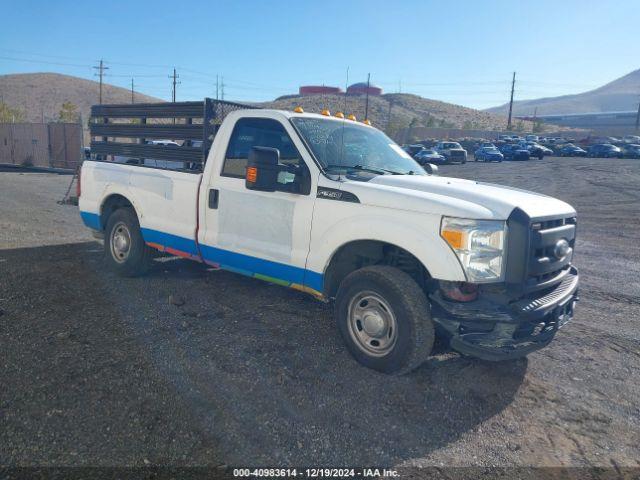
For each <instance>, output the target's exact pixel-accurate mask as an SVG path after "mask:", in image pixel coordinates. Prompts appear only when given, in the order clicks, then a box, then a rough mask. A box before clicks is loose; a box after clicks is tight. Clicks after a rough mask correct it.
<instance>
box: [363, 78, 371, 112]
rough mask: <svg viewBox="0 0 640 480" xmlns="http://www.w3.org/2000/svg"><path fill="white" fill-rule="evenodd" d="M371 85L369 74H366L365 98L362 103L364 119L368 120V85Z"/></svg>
mask: <svg viewBox="0 0 640 480" xmlns="http://www.w3.org/2000/svg"><path fill="white" fill-rule="evenodd" d="M370 84H371V74H370V73H367V96H366V100H365V103H364V119H365V120H366V119H367V118H369V85H370Z"/></svg>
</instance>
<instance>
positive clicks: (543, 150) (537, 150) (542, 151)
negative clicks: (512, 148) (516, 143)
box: [520, 142, 553, 160]
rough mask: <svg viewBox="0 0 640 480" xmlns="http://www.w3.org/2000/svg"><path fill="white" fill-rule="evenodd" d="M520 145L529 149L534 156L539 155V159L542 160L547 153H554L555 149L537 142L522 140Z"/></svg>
mask: <svg viewBox="0 0 640 480" xmlns="http://www.w3.org/2000/svg"><path fill="white" fill-rule="evenodd" d="M520 147H522V148H525V149H527V150H529V153H530V154H531V156H532V157H538V159H539V160H542V159H543V158H544V157H545V155H553V150H551V149H550V148H547V147H545V146H543V145H540V144H539V143H537V142H522V143H520Z"/></svg>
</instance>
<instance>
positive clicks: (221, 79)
mask: <svg viewBox="0 0 640 480" xmlns="http://www.w3.org/2000/svg"><path fill="white" fill-rule="evenodd" d="M220 100H224V75H223V76H221V77H220Z"/></svg>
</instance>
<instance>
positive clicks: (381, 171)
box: [325, 165, 389, 175]
mask: <svg viewBox="0 0 640 480" xmlns="http://www.w3.org/2000/svg"><path fill="white" fill-rule="evenodd" d="M329 169H344V170H360V171H363V172H370V173H377V174H378V175H384V174H385V173H389V172H388V170H384V169H382V168H372V167H365V166H364V165H327V166H326V167H325V170H329Z"/></svg>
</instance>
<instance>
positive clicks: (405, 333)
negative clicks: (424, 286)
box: [335, 265, 435, 375]
mask: <svg viewBox="0 0 640 480" xmlns="http://www.w3.org/2000/svg"><path fill="white" fill-rule="evenodd" d="M367 314H368V315H367ZM363 316H364V317H368V318H370V319H372V322H371V323H372V324H371V326H370V329H371V330H372V331H371V332H367V331H366V325H365V323H364V321H363V320H362V317H363ZM358 317H360V318H358ZM335 318H336V322H337V324H338V330H340V334H341V335H342V338H343V340H344V342H345V343H346V345H347V348H348V350H349V352H350V353H351V355H352V356H353V357H354V358H355V359H356V360H357V361H358V362H360V364H362V365H364V366H365V367H368V368H371V369H374V370H377V371H379V372H383V373H388V374H397V375H400V374H404V373H408V372H410V371H411V370H413V369H415V368H416V367H418V366H420V365H421V364H422V363H423V362H424V361H425V360H426V359H427V357H428V356H429V354H430V353H431V349H432V348H433V342H434V337H435V333H434V326H433V321H432V320H431V313H430V307H429V302H428V301H427V297H426V296H425V294H424V292H423V291H422V290H421V289H420V287H419V286H418V284H417V283H416V282H415V281H414V280H413V278H411V277H410V276H409V275H408V274H407V273H405V272H403V271H402V270H399V269H397V268H394V267H389V266H386V265H374V266H370V267H365V268H361V269H359V270H356V271H354V272H352V273H350V274H349V275H347V277H346V278H345V279H344V280H343V281H342V283H341V284H340V288H339V289H338V294H337V297H336V302H335ZM393 325H395V329H393V328H391V329H390V328H388V327H389V326H393ZM375 329H378V332H375V331H374V330H375ZM378 339H380V340H378ZM375 342H378V344H377V345H376V343H375ZM385 343H386V345H385Z"/></svg>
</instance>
